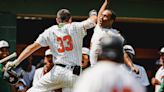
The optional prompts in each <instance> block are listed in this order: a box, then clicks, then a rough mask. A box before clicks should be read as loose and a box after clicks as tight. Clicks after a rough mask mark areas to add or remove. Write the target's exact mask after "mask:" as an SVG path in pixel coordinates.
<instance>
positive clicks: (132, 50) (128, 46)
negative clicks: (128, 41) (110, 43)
mask: <svg viewBox="0 0 164 92" xmlns="http://www.w3.org/2000/svg"><path fill="white" fill-rule="evenodd" d="M123 49H124V51H125V52H129V53H131V54H133V55H135V51H134V49H133V47H132V46H131V45H124V47H123Z"/></svg>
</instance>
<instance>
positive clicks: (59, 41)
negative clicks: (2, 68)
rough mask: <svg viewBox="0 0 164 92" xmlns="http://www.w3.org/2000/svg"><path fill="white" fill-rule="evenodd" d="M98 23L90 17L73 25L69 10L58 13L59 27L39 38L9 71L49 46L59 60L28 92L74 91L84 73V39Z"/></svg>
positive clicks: (45, 32)
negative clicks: (87, 32)
mask: <svg viewBox="0 0 164 92" xmlns="http://www.w3.org/2000/svg"><path fill="white" fill-rule="evenodd" d="M96 20H97V16H90V17H89V18H88V19H87V20H84V21H82V22H72V17H71V13H70V12H69V10H67V9H61V10H59V11H58V13H57V18H56V21H57V23H58V25H54V26H52V27H50V28H48V29H46V30H45V31H44V32H43V33H42V34H40V35H39V37H38V38H37V40H36V41H35V42H34V43H33V44H31V45H29V46H28V47H27V48H26V49H25V50H24V51H23V52H22V53H21V54H20V55H19V57H18V58H17V59H16V60H14V61H13V62H10V63H7V65H6V69H9V68H11V67H16V66H17V65H19V64H20V63H21V62H22V61H23V60H24V59H25V58H26V57H28V56H29V55H30V54H32V53H33V52H35V51H36V50H38V49H39V48H41V47H46V46H49V47H50V49H51V51H52V53H53V57H54V56H55V57H56V60H55V61H54V60H53V62H54V64H55V65H54V67H53V68H52V69H51V70H50V71H49V72H48V73H47V74H45V75H44V76H43V77H42V78H41V79H40V80H39V81H38V82H37V83H36V84H35V85H34V86H33V87H32V88H30V89H29V90H28V92H34V91H36V92H47V91H50V90H53V89H58V88H63V87H70V88H72V87H73V83H74V82H75V80H76V78H77V77H78V75H79V74H80V70H81V67H80V64H81V58H82V41H83V37H84V36H85V34H86V30H87V29H90V28H92V27H94V26H95V23H96Z"/></svg>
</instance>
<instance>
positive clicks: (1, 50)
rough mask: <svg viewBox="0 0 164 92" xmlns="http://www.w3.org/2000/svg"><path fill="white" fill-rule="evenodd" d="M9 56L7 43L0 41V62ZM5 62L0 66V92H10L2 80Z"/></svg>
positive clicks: (9, 86)
mask: <svg viewBox="0 0 164 92" xmlns="http://www.w3.org/2000/svg"><path fill="white" fill-rule="evenodd" d="M8 55H9V43H8V42H7V41H5V40H1V41H0V60H1V59H3V58H5V57H7V56H8ZM6 63H7V61H5V62H3V63H2V64H0V92H11V85H9V84H8V83H7V82H6V81H4V80H3V72H4V66H5V64H6Z"/></svg>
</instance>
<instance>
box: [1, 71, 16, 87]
mask: <svg viewBox="0 0 164 92" xmlns="http://www.w3.org/2000/svg"><path fill="white" fill-rule="evenodd" d="M3 79H4V80H5V81H7V82H8V83H9V84H12V85H14V84H16V83H17V82H18V80H19V78H18V75H17V73H16V72H15V71H14V70H6V71H4V74H3Z"/></svg>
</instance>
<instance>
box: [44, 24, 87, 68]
mask: <svg viewBox="0 0 164 92" xmlns="http://www.w3.org/2000/svg"><path fill="white" fill-rule="evenodd" d="M43 34H45V35H44V36H43V37H44V38H45V39H46V41H45V42H46V44H48V46H50V48H51V50H52V52H53V54H54V56H56V60H55V62H54V63H60V64H67V65H80V61H81V55H82V50H81V48H82V41H83V37H84V36H85V34H86V33H85V30H84V29H83V28H82V27H79V23H71V24H63V25H62V26H58V25H54V26H52V27H50V28H48V29H47V30H45V32H44V33H43ZM43 34H41V35H43Z"/></svg>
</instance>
